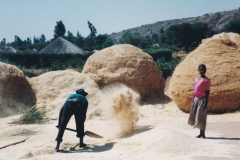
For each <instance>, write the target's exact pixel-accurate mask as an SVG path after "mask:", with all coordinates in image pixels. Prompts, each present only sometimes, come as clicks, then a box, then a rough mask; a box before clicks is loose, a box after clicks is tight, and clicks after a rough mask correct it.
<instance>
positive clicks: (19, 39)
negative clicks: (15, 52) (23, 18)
mask: <svg viewBox="0 0 240 160" xmlns="http://www.w3.org/2000/svg"><path fill="white" fill-rule="evenodd" d="M13 44H14V46H17V47H20V46H22V44H23V41H22V40H21V38H19V37H18V36H15V37H14V42H13Z"/></svg>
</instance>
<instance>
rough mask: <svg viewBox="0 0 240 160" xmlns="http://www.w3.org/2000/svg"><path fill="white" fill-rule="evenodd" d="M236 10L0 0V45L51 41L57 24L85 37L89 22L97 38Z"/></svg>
mask: <svg viewBox="0 0 240 160" xmlns="http://www.w3.org/2000/svg"><path fill="white" fill-rule="evenodd" d="M239 7H240V0H68V1H67V0H0V41H1V40H2V39H3V38H6V40H7V42H12V41H14V36H15V35H17V36H19V37H20V38H21V39H22V40H25V39H26V38H27V37H30V38H32V39H33V36H36V37H40V35H41V34H44V35H45V36H46V38H47V40H49V39H51V38H53V30H54V27H55V25H56V22H57V21H60V20H62V21H63V23H64V25H65V28H66V30H67V31H70V32H72V33H73V34H74V35H76V33H77V31H79V33H80V34H81V35H83V36H84V37H86V36H87V35H88V34H89V33H90V31H89V28H88V25H87V20H89V21H90V22H91V23H92V24H93V25H94V26H95V28H96V29H97V33H98V34H105V33H107V34H111V33H112V32H119V31H121V30H124V29H129V28H133V27H137V26H141V25H144V24H150V23H155V22H158V21H164V20H170V19H177V18H187V17H196V16H201V15H203V14H206V13H214V12H220V11H229V10H233V9H237V8H239Z"/></svg>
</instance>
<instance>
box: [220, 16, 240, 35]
mask: <svg viewBox="0 0 240 160" xmlns="http://www.w3.org/2000/svg"><path fill="white" fill-rule="evenodd" d="M223 31H225V32H234V33H238V34H240V19H236V20H232V21H230V22H229V23H228V24H227V25H226V26H225V27H224V29H223Z"/></svg>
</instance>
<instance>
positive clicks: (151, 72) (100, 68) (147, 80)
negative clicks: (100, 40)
mask: <svg viewBox="0 0 240 160" xmlns="http://www.w3.org/2000/svg"><path fill="white" fill-rule="evenodd" d="M82 73H85V74H88V75H89V76H90V77H91V78H92V79H93V80H94V81H95V82H96V83H97V84H98V85H99V86H100V87H102V86H105V85H108V84H111V83H118V82H119V83H123V84H125V85H127V86H128V87H130V88H132V89H133V90H134V91H136V92H138V93H139V94H140V95H141V98H150V97H158V98H159V97H164V85H165V81H164V78H163V77H162V73H161V71H159V69H158V67H157V65H156V63H155V62H154V60H153V59H152V57H151V56H149V55H148V54H147V53H144V52H143V51H142V50H141V49H139V48H137V47H134V46H132V45H128V44H124V45H114V46H112V47H109V48H105V49H103V50H101V51H98V52H95V53H94V54H93V55H92V56H90V57H89V58H88V60H87V62H86V64H85V66H84V68H83V71H82Z"/></svg>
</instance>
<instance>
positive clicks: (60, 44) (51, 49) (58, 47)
mask: <svg viewBox="0 0 240 160" xmlns="http://www.w3.org/2000/svg"><path fill="white" fill-rule="evenodd" d="M39 53H57V54H61V53H75V54H86V52H85V51H84V50H83V49H81V48H79V47H78V46H76V45H74V44H72V43H71V42H69V41H67V40H65V39H64V38H62V37H58V38H57V39H55V40H54V41H53V42H52V43H50V44H49V45H47V46H46V47H45V48H43V49H42V50H41V51H40V52H39Z"/></svg>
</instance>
